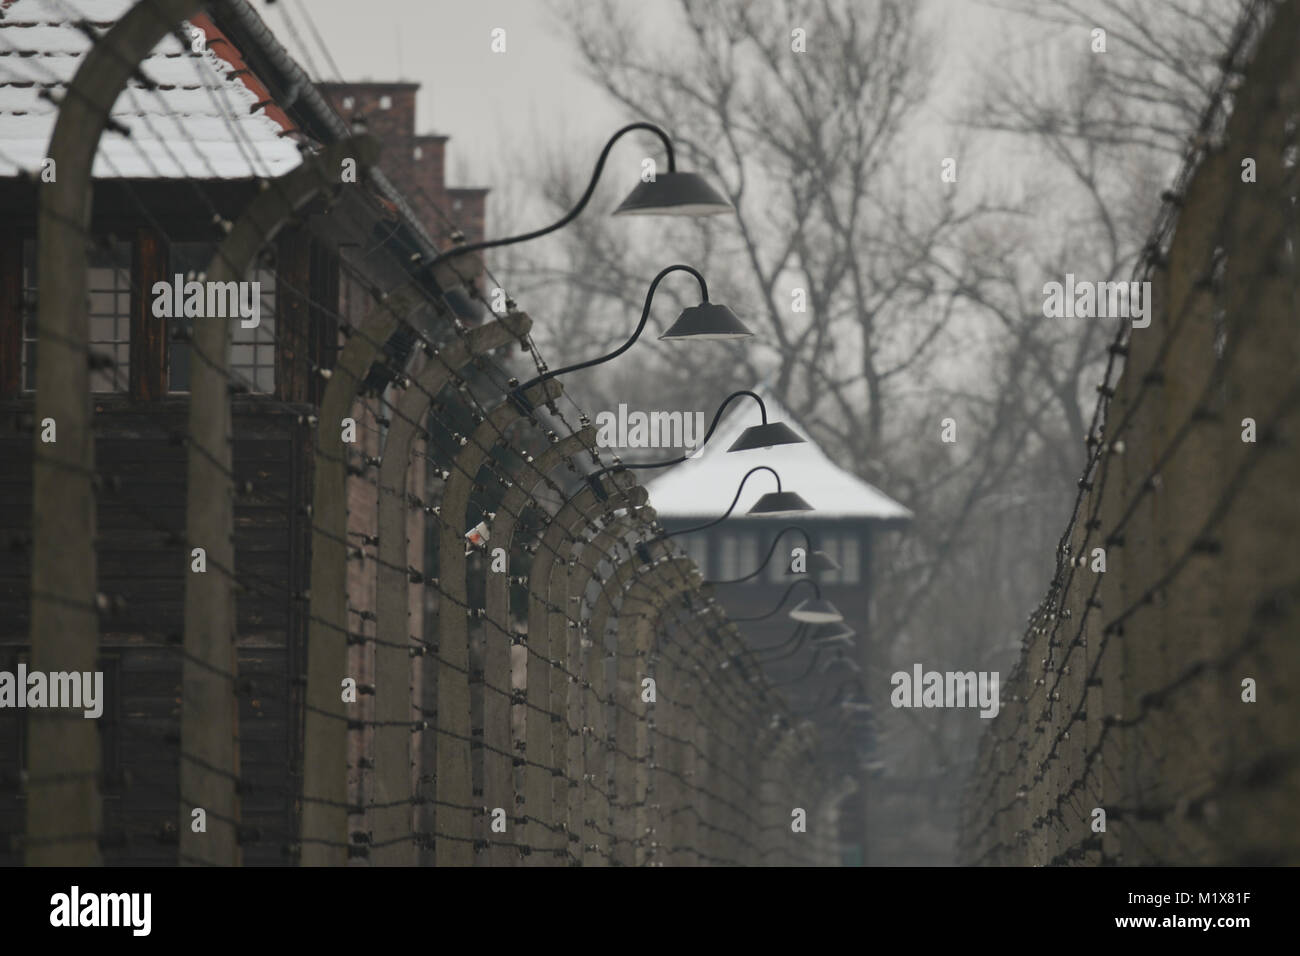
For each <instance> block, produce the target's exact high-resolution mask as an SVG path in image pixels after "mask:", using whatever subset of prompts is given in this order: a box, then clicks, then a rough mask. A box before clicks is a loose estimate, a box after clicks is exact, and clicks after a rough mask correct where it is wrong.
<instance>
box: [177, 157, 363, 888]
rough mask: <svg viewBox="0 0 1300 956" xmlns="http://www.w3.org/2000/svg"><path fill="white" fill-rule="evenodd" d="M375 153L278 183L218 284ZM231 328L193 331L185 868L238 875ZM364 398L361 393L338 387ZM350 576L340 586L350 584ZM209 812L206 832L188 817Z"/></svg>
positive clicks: (256, 208)
mask: <svg viewBox="0 0 1300 956" xmlns="http://www.w3.org/2000/svg"><path fill="white" fill-rule="evenodd" d="M378 155H379V145H378V143H377V142H376V141H375V140H374V139H371V138H369V137H358V138H356V139H352V140H348V141H346V142H343V143H336V144H334V145H333V146H330V147H329V148H327V149H326V150H324V151H323V152H322V153H320V154H319V155H317V156H314V157H311V158H309V159H307V160H306V161H305V162H304V163H303V165H301V166H299V167H298V168H297V169H295V170H293V171H292V172H289V173H286V174H285V175H284V176H282V177H280V179H278V180H276V181H275V182H274V183H272V184H270V186H269V188H267V189H266V190H264V191H263V192H261V193H260V194H258V196H257V197H256V198H255V199H254V200H253V201H252V202H251V203H250V204H249V206H248V208H247V209H245V210H244V212H243V213H242V214H241V215H240V217H239V219H238V220H237V221H236V222H235V224H234V226H233V227H232V228H231V230H230V233H229V234H228V235H227V236H226V238H225V239H224V240H223V241H222V243H221V245H220V246H219V247H218V249H217V252H216V254H215V255H214V256H213V258H212V262H211V264H210V265H209V266H208V270H207V278H208V281H209V282H220V283H226V282H240V281H243V278H244V276H245V275H246V274H247V273H248V270H249V269H250V268H251V267H252V265H253V263H254V260H255V259H256V257H257V254H258V252H259V251H260V250H261V249H262V248H263V247H264V246H265V245H266V244H267V243H268V242H271V241H272V240H273V239H274V238H275V235H276V233H277V232H279V231H280V229H281V228H282V227H283V226H284V225H285V224H286V223H287V222H289V221H290V219H291V218H292V217H293V216H294V215H295V213H296V212H297V211H298V210H299V209H301V208H302V207H303V206H304V205H306V204H307V203H308V202H310V201H311V200H312V199H313V198H314V197H316V196H318V195H320V194H321V193H322V192H325V191H327V190H330V189H333V188H335V187H338V186H339V185H340V181H339V178H338V173H337V170H338V169H339V168H340V164H341V163H342V160H343V159H344V158H345V157H351V158H354V159H356V160H357V162H358V163H359V164H360V165H361V166H362V167H363V168H368V167H369V166H371V165H372V164H373V163H374V161H375V159H377V158H378ZM230 346H231V328H230V325H229V323H228V322H221V321H218V320H216V319H211V318H210V319H208V320H206V321H199V322H196V323H195V324H194V332H193V349H194V353H195V355H196V356H197V357H198V360H197V361H195V362H193V363H192V370H191V376H190V407H189V455H188V458H189V465H188V485H187V490H186V517H185V536H186V547H187V553H186V554H185V555H184V557H183V559H184V560H185V561H186V563H187V564H188V563H189V562H190V555H191V553H192V551H190V550H188V549H193V548H202V549H203V550H204V552H205V557H206V563H207V565H208V570H207V571H206V572H204V573H196V572H194V571H193V570H192V569H191V572H190V573H189V575H188V576H187V577H186V579H185V635H184V647H185V657H184V662H183V664H182V669H181V748H180V751H181V754H180V758H181V763H180V797H181V800H180V815H179V821H178V827H179V830H180V857H181V862H182V863H192V864H207V865H218V866H233V865H235V864H237V863H238V862H239V860H240V853H239V846H238V832H237V831H238V823H239V800H238V796H237V794H236V786H235V784H236V780H237V779H238V776H239V754H238V742H237V741H238V727H237V722H238V717H239V697H238V693H237V691H236V687H235V680H236V677H237V667H238V665H237V659H236V658H237V652H236V642H237V640H238V635H237V633H236V619H235V577H234V573H235V544H234V496H235V488H234V472H233V468H234V455H233V447H232V441H233V435H232V432H231V399H230V396H231V388H230V386H231V381H230ZM341 387H342V388H344V389H355V383H351V384H348V385H343V386H341ZM342 581H343V578H342V577H340V578H339V581H338V583H339V585H340V586H341V584H342ZM196 808H202V809H203V810H204V811H205V813H206V817H207V829H206V831H205V832H198V833H196V832H194V830H193V828H192V827H191V826H190V815H191V813H192V811H193V810H194V809H196Z"/></svg>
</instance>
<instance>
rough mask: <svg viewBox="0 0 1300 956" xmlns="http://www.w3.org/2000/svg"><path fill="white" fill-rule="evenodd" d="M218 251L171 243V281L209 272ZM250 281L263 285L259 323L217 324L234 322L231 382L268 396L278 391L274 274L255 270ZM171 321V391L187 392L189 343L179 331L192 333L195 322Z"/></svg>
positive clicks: (194, 244) (212, 247)
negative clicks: (245, 324)
mask: <svg viewBox="0 0 1300 956" xmlns="http://www.w3.org/2000/svg"><path fill="white" fill-rule="evenodd" d="M216 251H217V247H216V245H215V244H213V243H210V242H174V243H172V244H171V268H170V269H169V270H168V279H169V281H174V279H173V277H174V276H176V275H177V274H180V275H181V276H182V277H183V281H186V282H188V281H190V280H191V279H195V278H196V277H197V276H198V275H199V274H200V273H202V272H205V271H206V270H207V268H208V266H209V265H210V264H211V262H212V257H213V255H215V254H216ZM249 281H253V282H258V283H260V312H259V321H258V324H257V325H256V326H254V327H252V328H245V327H244V325H243V323H242V322H240V321H237V320H233V319H218V320H216V321H229V322H230V323H231V328H230V338H231V347H230V375H231V379H232V380H233V381H234V382H235V383H237V384H242V385H243V386H244V387H246V388H247V389H248V391H249V392H254V393H262V394H267V393H270V392H274V391H275V286H276V282H275V272H274V271H272V270H270V269H263V268H256V269H253V270H252V272H251V273H250V275H249ZM168 322H169V323H170V328H171V332H170V336H169V337H170V339H171V342H170V345H169V348H168V362H167V364H168V369H169V371H168V390H169V391H172V392H188V391H189V390H190V361H191V355H190V343H189V341H188V339H187V338H186V337H185V336H179V337H178V330H184V333H185V335H191V334H193V331H194V319H193V318H186V317H184V316H180V317H176V318H172V319H169V320H168Z"/></svg>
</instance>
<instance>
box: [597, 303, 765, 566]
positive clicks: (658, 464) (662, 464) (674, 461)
mask: <svg viewBox="0 0 1300 956" xmlns="http://www.w3.org/2000/svg"><path fill="white" fill-rule="evenodd" d="M707 299H708V296H707V295H706V296H705V300H706V301H707ZM742 395H748V396H749V397H750V398H752V399H754V401H756V402H758V410H759V411H760V412H761V413H762V415H763V424H764V425H766V424H767V406H766V405H764V404H763V400H762V399H761V398H759V397H758V396H757V395H755V394H754V393H753V392H750V391H739V392H732V393H731V394H730V395H728V396H727V397H726V398H724V399H723V400H722V404H721V405H719V406H718V410H717V411H716V412H715V413H714V415H713V424H712V425H710V426H709V430H708V431H707V432H705V433H704V439H703V440H702V441H701V442H700V443H699V444H698V445H696V446H695V448H696V450H698V449H700V448H703V447H704V446H705V445H707V444H708V443H709V439H710V438H712V437H713V432H714V431H715V430H716V429H717V427H718V422H719V420H721V418H722V413H723V411H725V410H726V408H727V405H728V404H730V403H731V401H732V399H735V398H739V397H740V396H742ZM692 454H694V452H692ZM690 457H691V456H690V455H682V456H681V457H680V458H670V459H668V460H667V461H647V462H641V463H640V464H631V465H629V464H624V463H619V464H617V465H610V466H609V467H608V468H602V469H601V470H600V471H597V472H592V474H590V475H588V476H587V477H588V478H589V479H591V478H599V477H600V476H601V475H603V474H605V473H606V472H611V471H618V470H619V469H620V468H627V469H638V468H667V467H668V466H669V465H680V464H681V463H682V462H684V461H686V460H687V459H688V458H690ZM760 570H761V569H760ZM742 580H743V579H742ZM723 583H725V584H730V583H731V582H729V581H728V582H723Z"/></svg>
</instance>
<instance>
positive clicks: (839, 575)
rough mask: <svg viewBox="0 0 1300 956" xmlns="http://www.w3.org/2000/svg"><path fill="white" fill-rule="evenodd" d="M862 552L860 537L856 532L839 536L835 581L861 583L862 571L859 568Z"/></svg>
mask: <svg viewBox="0 0 1300 956" xmlns="http://www.w3.org/2000/svg"><path fill="white" fill-rule="evenodd" d="M861 554H862V539H861V538H860V537H859V536H858V535H856V534H845V535H841V537H840V554H839V559H838V560H839V562H840V570H838V571H836V572H835V576H836V581H837V582H838V583H839V584H859V583H861V575H862V571H861V569H860V568H859V564H860V558H861Z"/></svg>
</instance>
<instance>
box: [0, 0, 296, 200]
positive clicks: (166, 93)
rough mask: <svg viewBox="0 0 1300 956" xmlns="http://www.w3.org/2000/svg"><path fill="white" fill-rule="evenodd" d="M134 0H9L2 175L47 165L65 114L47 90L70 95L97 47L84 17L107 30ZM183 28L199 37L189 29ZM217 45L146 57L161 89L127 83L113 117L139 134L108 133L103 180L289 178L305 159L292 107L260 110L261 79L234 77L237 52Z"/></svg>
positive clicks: (165, 48)
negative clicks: (292, 125)
mask: <svg viewBox="0 0 1300 956" xmlns="http://www.w3.org/2000/svg"><path fill="white" fill-rule="evenodd" d="M134 3H135V0H9V2H0V176H15V175H18V174H19V173H20V172H23V171H26V172H33V171H38V172H39V171H40V169H41V165H42V163H43V161H44V159H45V156H46V152H47V149H48V145H49V141H50V134H51V133H52V132H53V130H54V119H55V115H56V113H57V110H58V107H57V106H56V105H55V103H53V102H51V101H50V100H49V99H47V98H46V96H45V95H43V94H47V95H49V96H52V97H53V98H54V99H55V100H62V99H63V97H64V96H65V95H67V89H68V83H69V81H70V80H71V79H72V77H73V76H74V75H75V73H76V71H77V68H78V67H79V66H80V65H81V63H82V60H83V58H84V57H85V55H86V52H87V51H88V50H89V49H90V46H91V41H90V38H89V37H87V36H86V34H85V33H83V32H82V31H81V30H80V29H78V28H77V27H76V26H75V25H74V24H75V23H76V21H77V20H78V19H81V18H83V17H84V19H85V20H87V21H88V22H89V23H90V24H91V25H92V26H93V27H94V29H95V30H96V32H98V33H101V34H102V33H103V32H104V31H106V30H107V29H108V28H109V27H111V26H112V24H113V23H114V22H115V21H116V20H117V19H118V18H120V17H121V16H122V15H123V14H125V12H126V11H127V10H128V9H130V7H131V6H133V5H134ZM183 32H184V33H185V35H187V36H189V35H192V34H191V33H190V30H189V27H188V25H186V27H185V28H184V30H183ZM207 32H208V31H207V30H205V35H206V34H207ZM209 41H219V42H211V43H209V44H205V46H206V48H205V49H204V50H203V52H198V53H196V52H194V51H193V49H192V48H191V46H182V45H181V43H180V42H179V41H178V40H177V39H176V38H175V37H173V36H168V37H166V38H165V39H164V40H163V41H162V42H161V43H159V44H158V45H157V46H156V47H155V48H154V49H153V51H152V52H151V53H150V54H149V55H148V56H147V57H146V58H145V60H144V62H143V63H142V64H141V71H142V72H143V73H144V75H145V76H147V77H148V78H149V79H150V80H152V81H153V82H154V83H156V84H158V87H159V88H158V89H156V90H149V89H146V88H145V86H144V85H143V84H142V83H140V81H139V80H138V79H132V80H129V81H128V83H127V87H126V89H125V90H123V92H122V94H121V95H120V96H119V97H118V98H117V102H115V103H114V104H113V108H112V110H111V116H112V118H113V119H114V120H115V121H116V122H118V123H120V124H121V125H122V126H124V127H126V128H127V129H128V130H129V131H130V135H129V136H124V135H122V134H120V133H117V132H114V131H113V130H112V129H109V130H106V131H105V133H104V135H103V137H102V138H101V139H100V143H99V151H98V152H97V153H96V155H95V165H94V170H93V175H94V176H95V177H96V178H106V179H178V178H196V179H248V178H252V177H269V176H279V175H283V174H284V173H286V172H288V171H289V170H290V169H293V168H294V167H295V166H297V165H298V164H299V163H300V162H301V160H302V156H301V154H300V152H299V150H298V147H297V144H296V142H295V139H294V137H293V136H292V135H288V130H287V129H286V124H285V122H284V115H283V113H281V112H280V111H279V110H278V108H274V107H272V108H271V110H270V114H271V115H268V109H267V107H266V106H265V105H263V106H261V107H258V108H257V109H254V107H255V106H257V104H258V103H259V102H261V101H260V100H259V97H258V94H257V93H256V92H255V91H254V88H250V87H256V86H257V85H258V81H257V80H256V78H255V77H251V76H250V75H248V74H247V73H245V74H243V75H240V76H235V75H232V74H234V73H235V72H236V67H237V66H242V65H243V64H242V63H240V62H238V59H237V58H238V51H235V50H233V48H230V45H229V43H228V42H226V41H224V39H221V38H219V36H213V37H209ZM214 48H215V52H214ZM218 54H220V55H218ZM232 58H234V60H235V62H231V59H232ZM275 116H278V117H281V119H280V120H279V121H277V119H276V118H273V117H275Z"/></svg>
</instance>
